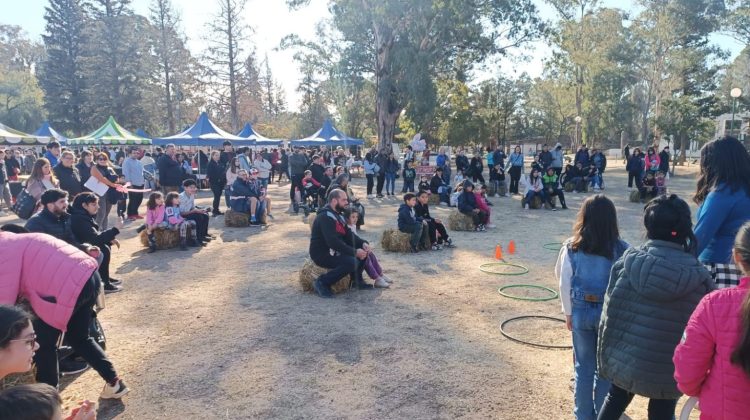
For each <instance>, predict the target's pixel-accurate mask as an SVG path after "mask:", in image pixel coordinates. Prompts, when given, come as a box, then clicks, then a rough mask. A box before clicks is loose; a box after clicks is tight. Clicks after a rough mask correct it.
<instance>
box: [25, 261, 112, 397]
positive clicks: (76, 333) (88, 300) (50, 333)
mask: <svg viewBox="0 0 750 420" xmlns="http://www.w3.org/2000/svg"><path fill="white" fill-rule="evenodd" d="M99 285H100V280H99V273H97V272H94V273H93V274H92V275H91V277H90V278H89V280H88V281H87V282H86V284H84V286H83V288H82V289H81V292H80V294H79V295H78V299H77V300H76V305H75V308H74V309H73V314H72V315H71V316H70V320H69V321H68V325H67V327H68V331H67V332H66V333H65V337H66V338H67V341H68V344H70V346H71V347H72V348H73V350H75V352H76V353H77V354H78V355H79V356H81V357H82V358H83V360H85V361H86V363H88V364H89V365H90V366H91V367H92V368H94V370H96V372H97V373H98V374H99V376H101V377H102V378H103V379H104V380H105V381H107V382H109V383H111V382H113V381H114V380H115V379H116V378H117V372H116V371H115V367H114V365H112V362H110V361H109V359H107V354H106V353H104V350H102V348H101V347H99V344H97V343H96V341H95V340H94V339H93V338H92V337H91V336H90V335H89V325H90V324H91V318H92V313H93V310H94V303H96V296H97V294H98V293H99ZM33 323H34V331H35V332H36V336H37V338H36V341H37V342H38V343H39V350H37V351H36V354H35V355H34V363H35V364H36V380H37V382H42V383H45V384H49V385H52V386H54V387H57V383H58V379H59V370H58V366H57V341H58V340H59V338H60V333H61V332H60V330H58V329H57V328H54V327H52V326H51V325H49V324H47V323H46V322H44V321H42V320H41V319H39V318H37V319H35V320H34V321H33Z"/></svg>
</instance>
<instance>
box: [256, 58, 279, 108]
mask: <svg viewBox="0 0 750 420" xmlns="http://www.w3.org/2000/svg"><path fill="white" fill-rule="evenodd" d="M262 65H263V74H262V75H261V77H260V80H259V82H260V87H261V90H262V92H263V111H264V112H265V114H266V116H268V118H273V117H275V116H276V114H277V107H276V82H275V81H274V79H273V73H272V72H271V63H270V62H269V61H268V54H266V56H265V58H264V59H263V63H262Z"/></svg>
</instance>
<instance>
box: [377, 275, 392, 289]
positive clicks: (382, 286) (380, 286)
mask: <svg viewBox="0 0 750 420" xmlns="http://www.w3.org/2000/svg"><path fill="white" fill-rule="evenodd" d="M374 286H375V287H376V288H378V289H387V288H389V287H391V285H390V283H388V282H387V281H385V279H384V278H382V277H381V278H379V279H377V280H375V284H374Z"/></svg>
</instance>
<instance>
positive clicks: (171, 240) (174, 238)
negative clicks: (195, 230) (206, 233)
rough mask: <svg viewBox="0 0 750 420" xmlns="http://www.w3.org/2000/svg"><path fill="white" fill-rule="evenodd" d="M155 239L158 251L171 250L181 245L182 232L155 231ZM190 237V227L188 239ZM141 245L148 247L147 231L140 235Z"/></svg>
mask: <svg viewBox="0 0 750 420" xmlns="http://www.w3.org/2000/svg"><path fill="white" fill-rule="evenodd" d="M154 237H155V238H156V249H170V248H175V247H178V246H179V245H180V232H179V231H178V230H172V229H156V230H154ZM189 237H190V228H189V227H188V238H189ZM140 239H141V245H143V246H144V247H148V234H147V233H146V231H145V230H144V231H142V232H141V234H140Z"/></svg>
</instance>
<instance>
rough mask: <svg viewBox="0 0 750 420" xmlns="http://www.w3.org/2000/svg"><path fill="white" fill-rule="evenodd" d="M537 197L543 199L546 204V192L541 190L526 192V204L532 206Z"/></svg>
mask: <svg viewBox="0 0 750 420" xmlns="http://www.w3.org/2000/svg"><path fill="white" fill-rule="evenodd" d="M536 195H538V196H539V198H541V199H542V203H544V201H545V195H544V190H541V191H534V190H528V191H527V192H526V204H529V205H531V201H532V200H533V199H534V196H536Z"/></svg>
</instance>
